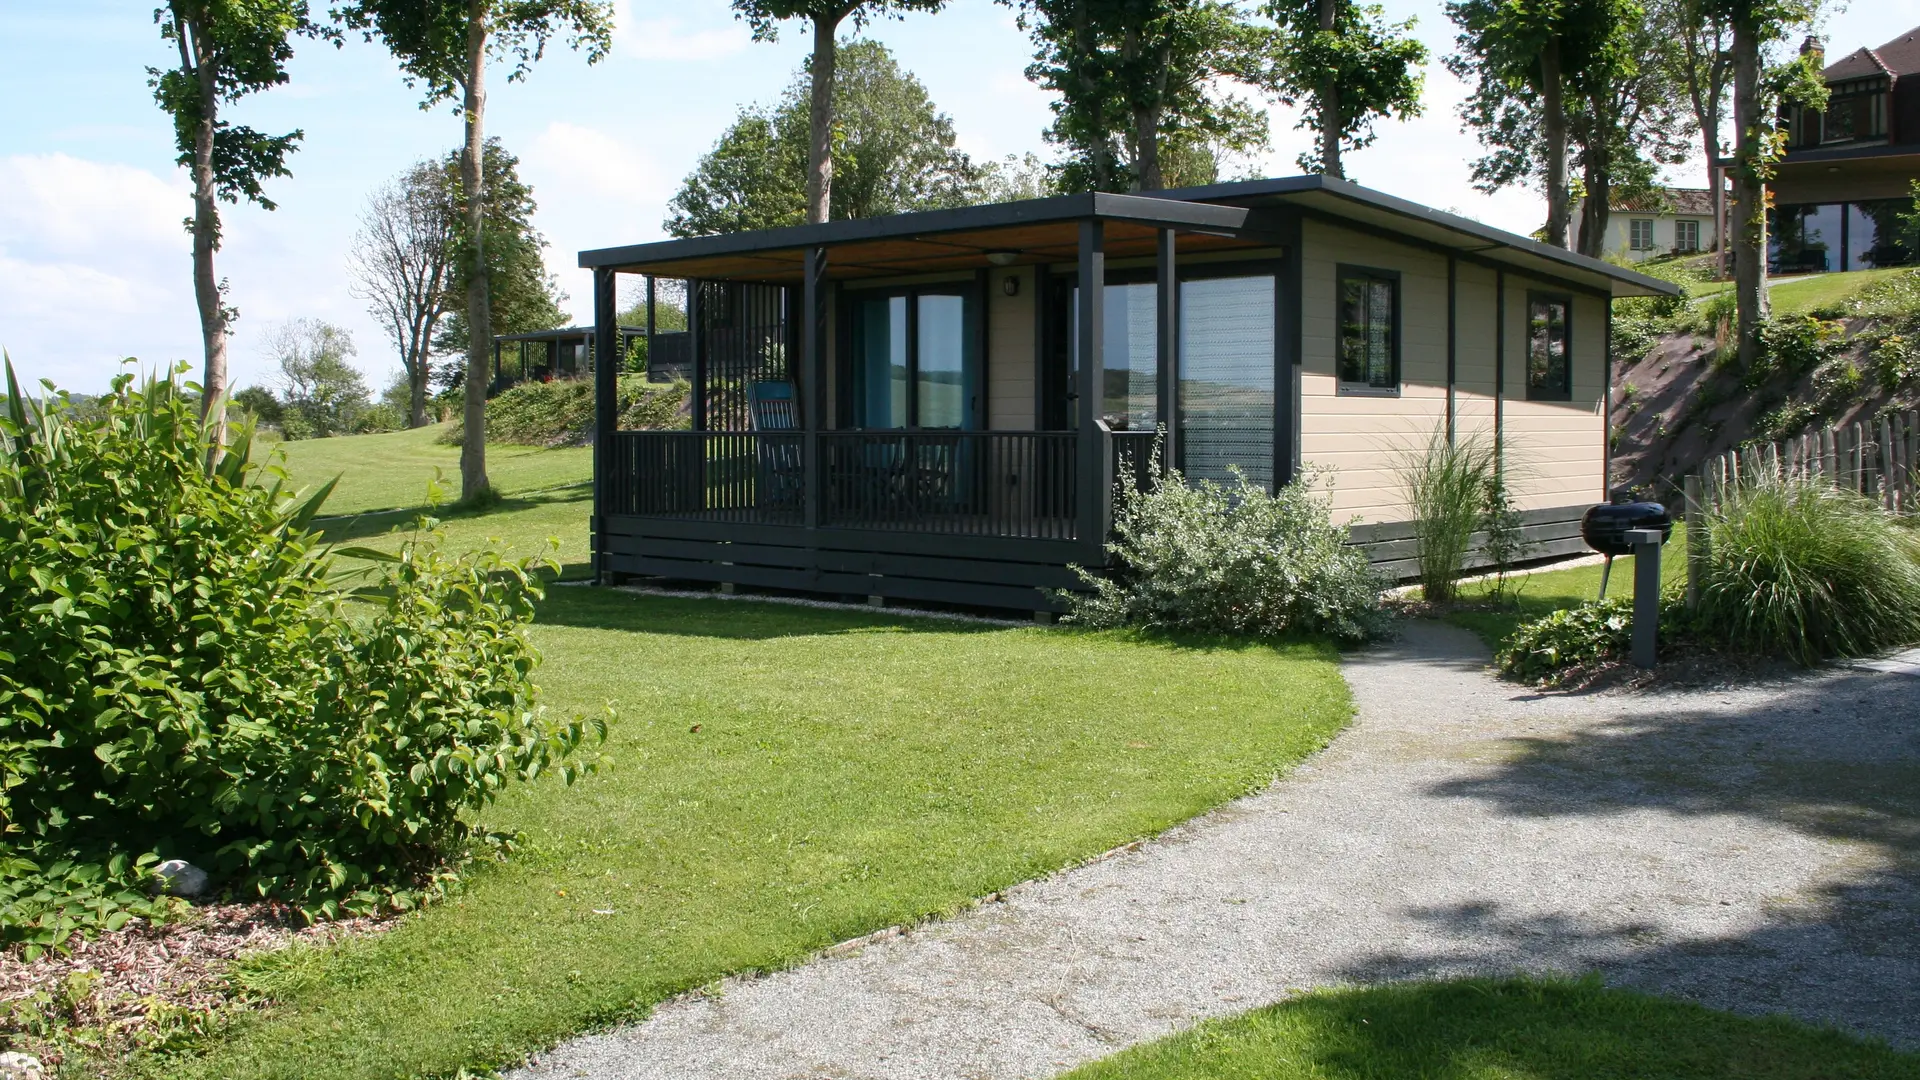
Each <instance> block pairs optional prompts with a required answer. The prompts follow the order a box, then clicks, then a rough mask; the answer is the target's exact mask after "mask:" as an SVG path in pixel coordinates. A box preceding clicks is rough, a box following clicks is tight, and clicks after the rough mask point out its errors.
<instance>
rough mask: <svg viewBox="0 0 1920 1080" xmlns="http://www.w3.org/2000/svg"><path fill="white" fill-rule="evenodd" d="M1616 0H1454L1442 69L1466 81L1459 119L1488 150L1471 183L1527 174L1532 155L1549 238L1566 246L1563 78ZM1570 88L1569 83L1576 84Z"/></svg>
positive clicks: (1583, 60)
mask: <svg viewBox="0 0 1920 1080" xmlns="http://www.w3.org/2000/svg"><path fill="white" fill-rule="evenodd" d="M1619 8H1620V3H1619V0H1453V2H1451V3H1449V4H1448V5H1447V17H1448V18H1450V19H1452V20H1453V22H1454V24H1455V25H1456V26H1458V27H1459V28H1460V33H1459V35H1458V36H1457V37H1456V38H1455V39H1454V41H1455V44H1456V46H1457V47H1458V49H1459V52H1457V53H1455V54H1453V55H1451V56H1449V57H1447V59H1446V64H1447V69H1448V70H1449V71H1451V72H1453V74H1454V75H1455V76H1457V77H1458V78H1460V79H1461V80H1462V81H1464V82H1467V83H1469V84H1472V85H1473V86H1474V93H1473V94H1472V96H1471V97H1469V98H1468V99H1467V101H1466V102H1465V103H1463V104H1462V105H1461V109H1460V117H1461V119H1463V120H1465V121H1466V122H1467V125H1468V126H1469V127H1471V128H1473V129H1474V130H1475V133H1476V134H1477V135H1478V136H1479V137H1480V141H1481V143H1482V145H1484V146H1486V147H1487V148H1488V149H1489V150H1490V151H1491V153H1489V154H1488V155H1487V156H1486V157H1483V158H1481V159H1480V160H1479V161H1477V162H1475V163H1474V181H1475V183H1476V184H1477V185H1478V186H1480V187H1481V188H1482V189H1483V190H1492V189H1494V188H1498V187H1504V186H1506V185H1508V184H1511V183H1514V182H1515V181H1516V180H1518V179H1521V178H1526V177H1531V176H1532V175H1534V172H1535V161H1536V158H1535V154H1536V153H1537V161H1538V166H1539V172H1540V173H1541V179H1542V186H1543V187H1544V188H1545V189H1546V197H1547V224H1546V239H1547V243H1549V244H1553V245H1555V246H1556V247H1567V246H1568V242H1567V239H1568V237H1567V230H1568V224H1569V222H1570V220H1571V218H1572V213H1571V210H1570V208H1571V205H1572V195H1571V190H1570V188H1569V185H1568V183H1567V175H1568V174H1567V160H1568V142H1569V133H1568V123H1567V112H1568V98H1569V91H1570V89H1571V88H1570V85H1569V83H1570V81H1571V80H1573V79H1574V78H1576V77H1577V76H1578V73H1580V72H1582V71H1584V70H1585V69H1586V68H1587V67H1588V66H1589V65H1590V64H1591V63H1592V61H1593V58H1594V56H1595V54H1596V52H1597V51H1598V50H1599V49H1600V48H1602V47H1603V45H1604V43H1605V42H1606V40H1607V38H1608V36H1609V32H1610V30H1611V27H1612V24H1613V21H1614V20H1616V19H1618V18H1619V17H1621V15H1620V10H1619ZM1576 92H1577V91H1576Z"/></svg>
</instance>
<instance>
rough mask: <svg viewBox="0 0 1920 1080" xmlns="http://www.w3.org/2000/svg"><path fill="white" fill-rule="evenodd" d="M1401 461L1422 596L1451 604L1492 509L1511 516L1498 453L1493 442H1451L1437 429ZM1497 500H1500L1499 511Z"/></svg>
mask: <svg viewBox="0 0 1920 1080" xmlns="http://www.w3.org/2000/svg"><path fill="white" fill-rule="evenodd" d="M1396 457H1397V458H1398V462H1397V463H1398V465H1399V472H1400V485H1401V493H1402V497H1403V498H1405V500H1406V503H1407V510H1408V512H1409V513H1410V515H1411V517H1412V521H1413V539H1414V559H1415V561H1416V562H1417V563H1418V564H1419V568H1420V588H1421V592H1422V594H1423V595H1424V597H1425V599H1427V600H1429V601H1432V602H1434V603H1448V602H1450V601H1452V600H1453V599H1455V597H1456V596H1457V595H1458V591H1459V589H1458V582H1459V580H1460V574H1461V568H1462V567H1463V566H1464V565H1465V563H1466V558H1467V554H1468V553H1469V552H1470V551H1471V550H1472V549H1473V534H1474V533H1475V532H1476V531H1478V530H1479V529H1480V528H1481V527H1482V526H1483V524H1484V523H1486V521H1487V519H1488V516H1489V512H1490V510H1492V511H1496V512H1505V511H1506V507H1507V500H1506V496H1505V488H1504V486H1503V485H1502V484H1501V483H1500V477H1499V474H1498V469H1497V468H1496V462H1497V456H1496V451H1495V449H1494V446H1493V443H1492V441H1491V440H1489V439H1486V438H1484V437H1478V436H1467V437H1462V438H1458V439H1449V438H1448V437H1447V433H1446V430H1445V429H1444V428H1439V427H1436V428H1435V429H1434V431H1433V433H1432V434H1430V435H1429V436H1428V437H1427V442H1426V445H1425V446H1422V447H1420V448H1418V449H1414V450H1403V451H1400V452H1399V453H1398V454H1397V455H1396ZM1492 496H1497V507H1496V506H1495V505H1494V502H1493V500H1492V499H1491V498H1490V497H1492Z"/></svg>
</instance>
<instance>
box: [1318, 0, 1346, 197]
mask: <svg viewBox="0 0 1920 1080" xmlns="http://www.w3.org/2000/svg"><path fill="white" fill-rule="evenodd" d="M1339 15H1340V0H1320V30H1321V32H1322V33H1328V34H1331V33H1333V30H1334V27H1335V26H1337V25H1339ZM1344 126H1345V125H1344V123H1343V122H1342V120H1341V116H1340V78H1339V76H1338V75H1337V74H1335V73H1334V72H1331V71H1329V72H1328V73H1327V75H1326V78H1324V79H1322V80H1321V81H1320V171H1321V172H1322V173H1323V174H1325V175H1327V176H1332V177H1337V178H1343V179H1344V178H1345V177H1346V175H1347V174H1346V173H1345V172H1344V171H1342V170H1341V167H1340V132H1341V129H1342V128H1343V127H1344Z"/></svg>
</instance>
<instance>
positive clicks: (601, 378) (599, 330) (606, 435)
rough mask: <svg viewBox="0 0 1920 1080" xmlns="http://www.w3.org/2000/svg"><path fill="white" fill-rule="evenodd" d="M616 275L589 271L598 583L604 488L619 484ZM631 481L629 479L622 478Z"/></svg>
mask: <svg viewBox="0 0 1920 1080" xmlns="http://www.w3.org/2000/svg"><path fill="white" fill-rule="evenodd" d="M617 282H618V275H616V274H615V273H614V271H613V270H611V269H609V268H606V267H596V268H595V269H594V271H593V348H594V355H595V357H596V360H595V363H594V365H593V433H594V434H593V527H592V532H593V576H594V577H595V579H597V580H600V581H603V582H604V581H607V580H608V579H609V578H611V576H612V573H613V571H612V570H611V569H610V568H609V567H608V566H607V555H608V553H609V550H610V548H609V545H608V542H607V527H606V520H607V506H608V503H609V500H608V498H607V488H608V485H610V484H612V483H617V482H621V480H619V479H616V477H615V475H614V472H615V470H614V468H613V460H614V459H613V455H614V445H613V444H614V440H615V438H616V436H615V435H614V429H615V428H617V427H618V426H619V422H620V403H619V393H620V377H619V371H620V365H618V364H615V363H613V362H612V360H613V354H614V349H615V348H616V347H617V346H616V345H615V342H616V340H617V339H618V337H619V331H618V330H617V329H616V327H615V320H616V319H617V318H618V312H617V311H616V310H615V306H616V303H615V298H614V288H615V285H616V284H617ZM624 480H625V482H629V483H630V482H631V481H632V478H631V477H626V478H624Z"/></svg>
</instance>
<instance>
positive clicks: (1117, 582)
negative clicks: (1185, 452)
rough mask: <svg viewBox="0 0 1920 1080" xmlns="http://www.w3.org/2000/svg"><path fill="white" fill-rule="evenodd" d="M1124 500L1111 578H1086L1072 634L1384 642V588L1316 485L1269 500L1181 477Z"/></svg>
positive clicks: (1239, 484) (1289, 488) (1130, 491)
mask: <svg viewBox="0 0 1920 1080" xmlns="http://www.w3.org/2000/svg"><path fill="white" fill-rule="evenodd" d="M1116 499H1117V503H1116V506H1115V512H1114V536H1113V540H1112V541H1111V542H1110V543H1109V544H1108V545H1107V552H1108V554H1109V556H1110V559H1109V562H1110V565H1109V567H1108V570H1107V572H1106V573H1104V574H1095V573H1092V572H1089V571H1086V570H1081V571H1080V577H1081V579H1082V581H1083V582H1084V583H1085V584H1086V586H1087V591H1085V592H1070V593H1066V594H1064V596H1065V597H1066V600H1067V603H1068V605H1069V619H1070V620H1071V621H1073V622H1076V623H1080V624H1082V625H1086V626H1095V627H1118V626H1137V627H1147V628H1153V629H1159V630H1174V631H1185V632H1193V633H1201V634H1238V635H1251V636H1255V637H1279V636H1285V635H1324V636H1327V637H1331V638H1334V639H1336V640H1338V641H1342V642H1359V641H1365V640H1368V639H1370V638H1374V637H1378V636H1379V635H1381V634H1383V633H1385V632H1386V629H1387V626H1388V623H1389V622H1390V617H1389V616H1388V615H1387V613H1386V612H1385V611H1384V610H1383V609H1382V607H1381V603H1380V597H1381V590H1382V589H1383V587H1384V585H1385V582H1384V581H1383V579H1382V578H1381V576H1380V575H1379V574H1378V573H1376V572H1375V571H1374V570H1373V568H1372V566H1371V565H1369V563H1368V561H1367V556H1366V553H1365V552H1363V551H1361V550H1360V549H1358V548H1355V547H1351V546H1349V545H1348V543H1347V529H1346V526H1344V525H1336V524H1334V522H1333V519H1332V513H1331V507H1330V505H1329V500H1328V498H1327V497H1326V495H1324V494H1323V493H1322V492H1321V491H1320V489H1319V488H1318V486H1317V485H1316V483H1315V482H1314V480H1313V478H1312V477H1307V478H1304V479H1302V480H1300V481H1298V482H1295V483H1292V484H1288V485H1286V486H1284V487H1282V488H1280V490H1279V491H1277V492H1274V493H1271V494H1269V493H1268V492H1267V491H1266V490H1265V489H1264V488H1261V487H1259V486H1257V485H1255V484H1252V483H1249V482H1248V481H1247V479H1246V477H1245V476H1243V475H1240V474H1239V473H1238V472H1236V473H1235V474H1234V478H1233V483H1231V484H1229V485H1222V484H1216V483H1213V482H1211V481H1205V480H1203V481H1198V482H1191V483H1190V482H1187V481H1185V480H1184V479H1183V478H1182V477H1181V476H1180V474H1179V473H1177V472H1174V473H1171V474H1170V475H1169V476H1168V477H1167V478H1166V480H1164V481H1163V482H1161V483H1159V484H1157V485H1155V486H1154V487H1153V488H1152V489H1150V490H1146V491H1142V490H1138V489H1136V488H1132V487H1126V486H1123V487H1122V488H1121V489H1120V490H1119V492H1118V494H1117V496H1116Z"/></svg>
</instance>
